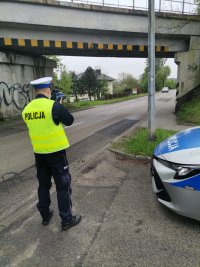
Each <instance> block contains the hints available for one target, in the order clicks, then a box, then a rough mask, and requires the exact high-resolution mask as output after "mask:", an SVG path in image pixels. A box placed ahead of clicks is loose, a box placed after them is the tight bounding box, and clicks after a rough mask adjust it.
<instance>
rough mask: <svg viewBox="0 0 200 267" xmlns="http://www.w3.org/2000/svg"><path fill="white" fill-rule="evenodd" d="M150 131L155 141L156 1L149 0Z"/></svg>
mask: <svg viewBox="0 0 200 267" xmlns="http://www.w3.org/2000/svg"><path fill="white" fill-rule="evenodd" d="M148 1H149V2H148V3H149V6H148V17H149V29H148V129H149V139H150V140H155V138H156V136H155V130H156V112H155V10H154V0H148Z"/></svg>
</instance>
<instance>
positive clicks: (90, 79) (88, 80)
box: [80, 67, 98, 101]
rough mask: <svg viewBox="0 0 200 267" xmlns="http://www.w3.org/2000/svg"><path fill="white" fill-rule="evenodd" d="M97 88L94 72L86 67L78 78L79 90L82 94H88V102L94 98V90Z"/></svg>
mask: <svg viewBox="0 0 200 267" xmlns="http://www.w3.org/2000/svg"><path fill="white" fill-rule="evenodd" d="M97 87H98V80H97V77H96V73H95V71H94V70H93V69H92V68H91V67H88V68H87V69H86V71H85V72H84V73H83V75H82V77H81V78H80V88H81V93H82V94H86V93H87V94H88V97H89V99H90V101H91V100H92V99H91V97H92V96H95V94H96V88H97Z"/></svg>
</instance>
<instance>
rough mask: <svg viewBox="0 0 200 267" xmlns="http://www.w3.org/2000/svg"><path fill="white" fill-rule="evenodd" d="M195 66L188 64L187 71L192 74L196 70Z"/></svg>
mask: <svg viewBox="0 0 200 267" xmlns="http://www.w3.org/2000/svg"><path fill="white" fill-rule="evenodd" d="M197 67H198V66H197V64H195V63H193V64H189V65H188V71H190V72H193V71H196V70H197Z"/></svg>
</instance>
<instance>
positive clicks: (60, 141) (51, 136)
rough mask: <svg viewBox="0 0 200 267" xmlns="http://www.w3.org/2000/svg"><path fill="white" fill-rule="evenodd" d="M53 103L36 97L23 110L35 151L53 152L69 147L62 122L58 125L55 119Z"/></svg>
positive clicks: (42, 152)
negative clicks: (53, 116)
mask: <svg viewBox="0 0 200 267" xmlns="http://www.w3.org/2000/svg"><path fill="white" fill-rule="evenodd" d="M53 104H54V101H53V100H50V99H47V98H36V99H34V100H32V101H31V102H30V103H29V104H28V105H27V106H26V107H25V108H24V110H23V112H22V117H23V120H24V121H25V123H26V124H27V127H28V129H29V136H30V139H31V143H32V146H33V151H34V152H35V153H39V154H47V153H53V152H56V151H60V150H63V149H66V148H67V147H69V142H68V138H67V136H66V134H65V131H64V128H63V126H62V124H61V123H59V125H56V124H55V123H54V121H53V118H52V108H53Z"/></svg>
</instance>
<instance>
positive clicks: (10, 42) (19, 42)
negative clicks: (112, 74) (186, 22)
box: [0, 38, 169, 54]
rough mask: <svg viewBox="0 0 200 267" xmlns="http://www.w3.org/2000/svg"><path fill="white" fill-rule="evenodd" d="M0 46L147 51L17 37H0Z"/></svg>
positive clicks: (142, 47) (143, 47) (138, 47)
mask: <svg viewBox="0 0 200 267" xmlns="http://www.w3.org/2000/svg"><path fill="white" fill-rule="evenodd" d="M0 47H1V48H5V49H9V48H12V49H20V50H23V49H25V48H26V49H27V48H29V49H31V50H37V49H38V50H41V51H45V50H48V49H49V50H52V49H56V51H58V50H59V49H60V50H61V49H62V50H67V51H70V50H71V51H72V50H73V51H75V50H76V51H81V50H84V51H99V52H101V51H104V52H105V51H107V52H126V53H147V52H148V47H147V45H133V44H112V43H108V44H104V43H88V42H73V41H60V40H56V41H55V40H37V39H16V38H0ZM155 51H156V53H158V54H159V53H167V52H169V49H168V47H167V46H156V47H155Z"/></svg>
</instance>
